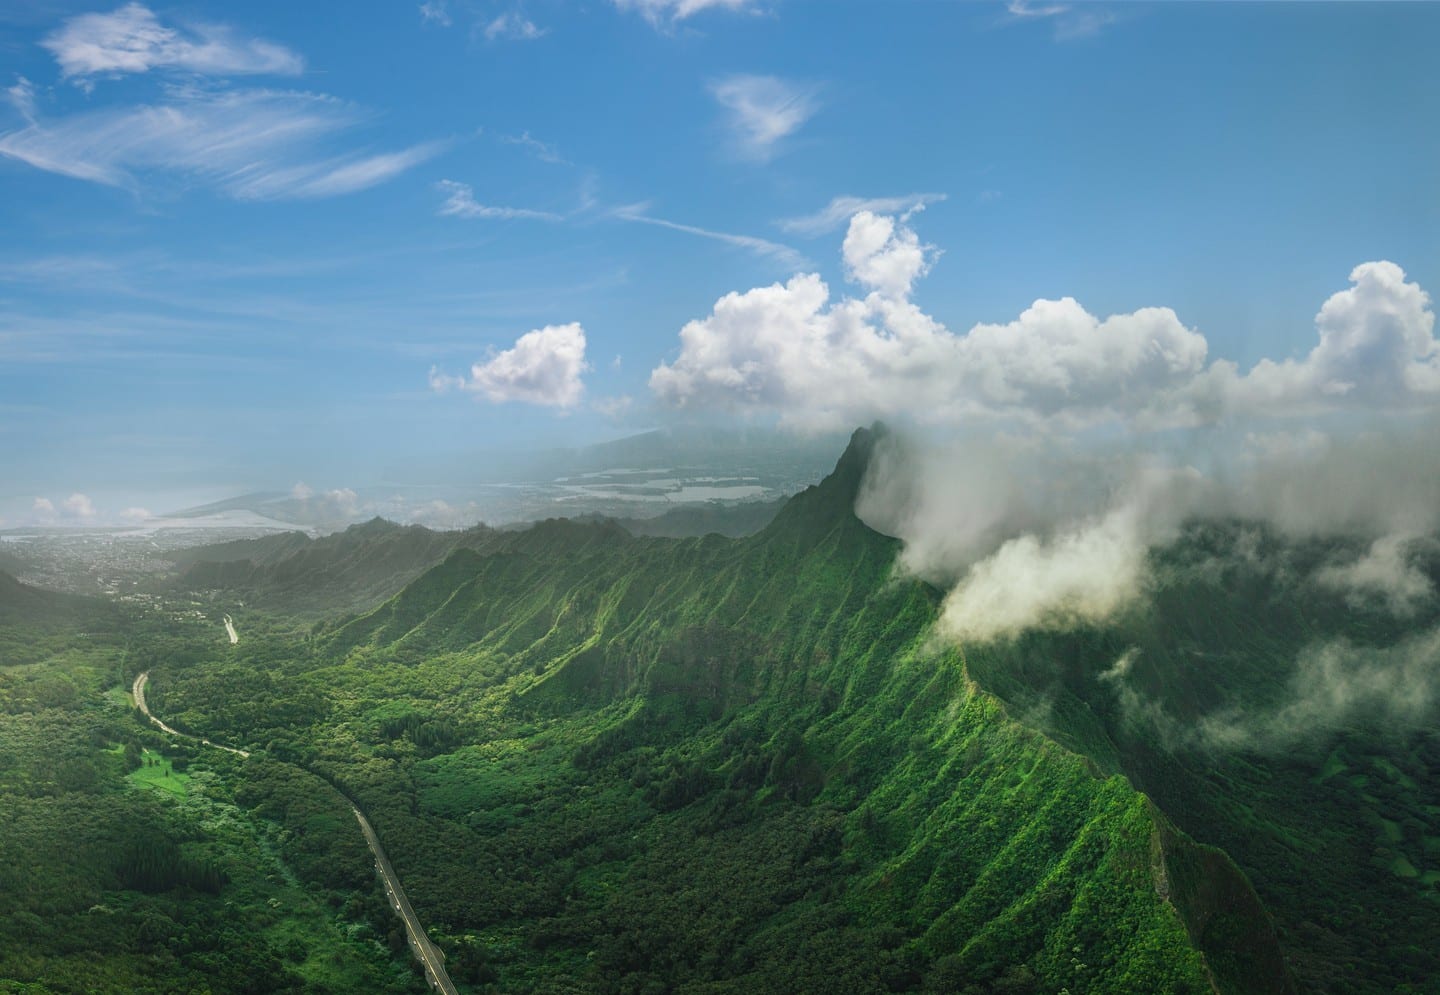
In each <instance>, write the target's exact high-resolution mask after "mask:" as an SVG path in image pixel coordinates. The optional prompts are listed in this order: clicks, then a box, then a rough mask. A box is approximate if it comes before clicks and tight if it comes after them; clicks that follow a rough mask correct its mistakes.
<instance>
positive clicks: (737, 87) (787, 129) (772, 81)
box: [710, 74, 820, 162]
mask: <svg viewBox="0 0 1440 995" xmlns="http://www.w3.org/2000/svg"><path fill="white" fill-rule="evenodd" d="M817 93H818V89H817V88H816V87H814V86H807V85H804V84H799V83H794V82H790V81H788V80H783V79H780V78H779V77H777V76H752V75H748V74H738V75H734V76H727V77H725V78H723V79H719V80H716V81H715V82H713V83H711V84H710V94H711V96H713V97H714V98H715V100H716V102H718V103H719V104H720V106H721V107H723V108H724V109H725V111H726V116H727V118H728V122H729V125H730V129H731V133H732V134H733V136H734V139H735V145H736V150H737V151H738V152H739V154H740V155H741V156H743V157H744V158H747V159H753V160H756V161H759V162H768V161H769V160H770V159H772V158H774V156H775V155H776V153H777V152H779V151H780V143H781V141H782V140H783V139H785V138H787V137H789V136H790V135H792V134H794V133H795V132H796V131H797V130H799V128H800V126H801V125H803V124H804V123H805V122H806V121H808V120H810V118H811V117H813V116H814V115H815V112H816V111H818V110H819V109H820V104H819V101H818V99H817Z"/></svg>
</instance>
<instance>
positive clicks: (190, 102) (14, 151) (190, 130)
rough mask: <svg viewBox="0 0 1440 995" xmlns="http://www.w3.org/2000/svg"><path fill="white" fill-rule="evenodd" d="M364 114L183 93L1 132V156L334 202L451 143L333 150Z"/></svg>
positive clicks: (86, 173)
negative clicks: (375, 150)
mask: <svg viewBox="0 0 1440 995" xmlns="http://www.w3.org/2000/svg"><path fill="white" fill-rule="evenodd" d="M365 117H366V115H365V114H364V113H363V112H361V111H360V110H359V109H358V108H356V107H354V106H353V105H350V104H348V103H345V102H344V101H340V100H337V99H335V98H333V97H328V96H325V95H323V94H316V93H305V92H299V91H277V90H221V91H219V92H210V91H195V90H191V91H179V92H176V93H173V94H171V95H170V96H169V97H168V99H166V100H164V101H163V102H159V103H155V104H142V105H138V106H130V107H116V108H106V109H103V110H96V111H89V112H85V113H80V114H73V115H69V116H67V117H62V118H58V119H55V120H37V121H33V122H32V123H31V124H30V125H29V126H28V127H25V128H22V129H19V130H17V131H11V132H8V133H5V134H0V155H4V156H8V157H10V158H12V159H17V160H19V161H21V162H25V163H27V164H29V165H31V166H34V167H35V168H36V169H43V170H45V171H47V172H51V173H58V174H61V175H64V176H70V177H74V178H75V179H81V180H88V181H90V182H93V183H102V184H105V185H108V186H115V187H124V188H128V189H132V190H138V189H140V188H141V187H142V186H143V183H144V181H145V180H146V179H148V178H151V177H155V176H163V175H167V174H168V175H170V176H178V177H182V178H184V179H188V180H200V181H204V182H208V183H209V184H211V185H213V186H215V187H216V188H217V189H219V190H220V191H221V192H222V193H224V194H226V195H228V196H231V197H235V198H237V199H240V200H283V199H297V198H315V197H330V196H336V195H339V194H345V193H353V192H355V191H357V190H363V189H366V188H367V187H371V186H374V185H376V184H378V183H382V182H384V181H386V180H388V179H391V178H392V177H394V176H397V175H399V174H400V173H402V172H404V171H405V170H407V169H409V168H411V167H412V166H414V165H416V164H418V163H420V162H423V161H425V160H426V159H429V158H431V157H432V156H434V155H436V154H437V153H439V152H440V151H441V149H443V148H444V143H438V142H427V143H422V144H419V145H414V146H411V147H410V148H408V149H403V150H400V151H398V152H387V153H381V154H364V153H360V152H338V153H337V152H334V151H332V150H331V148H330V147H328V144H327V143H328V141H329V140H331V139H333V138H334V137H335V136H336V135H338V134H340V133H342V132H344V131H346V130H349V129H351V128H353V127H355V126H356V125H358V124H360V123H361V122H362V121H363V120H364V118H365Z"/></svg>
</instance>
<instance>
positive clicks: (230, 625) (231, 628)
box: [225, 615, 240, 646]
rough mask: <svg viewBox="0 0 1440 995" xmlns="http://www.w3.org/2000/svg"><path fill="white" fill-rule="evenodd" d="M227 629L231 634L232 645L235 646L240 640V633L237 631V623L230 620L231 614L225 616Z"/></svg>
mask: <svg viewBox="0 0 1440 995" xmlns="http://www.w3.org/2000/svg"><path fill="white" fill-rule="evenodd" d="M225 631H226V632H228V633H229V634H230V645H231V646H234V645H235V644H236V643H238V642H239V641H240V636H239V634H238V633H237V632H236V631H235V623H234V622H232V621H230V616H229V615H226V616H225Z"/></svg>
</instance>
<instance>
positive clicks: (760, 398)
mask: <svg viewBox="0 0 1440 995" xmlns="http://www.w3.org/2000/svg"><path fill="white" fill-rule="evenodd" d="M1436 27H1440V8H1436V7H1433V6H1429V5H1393V6H1391V5H1386V6H1381V7H1377V6H1375V5H1330V4H1325V5H1310V4H1292V5H1281V6H1270V5H1250V4H1236V5H1172V4H1152V5H1128V4H1100V3H1093V4H1081V5H1066V4H1051V5H1038V4H1029V3H1022V2H1019V0H1016V2H1011V3H1008V4H999V3H996V4H983V3H974V4H952V5H934V4H907V5H885V6H884V7H878V6H876V7H867V6H865V5H843V6H831V5H820V4H805V3H798V2H785V0H773V2H759V0H723V2H718V0H717V2H698V3H688V2H687V3H683V4H681V3H674V2H668V0H647V2H643V3H641V2H632V0H625V2H615V3H609V4H597V5H594V6H593V7H591V8H589V9H585V10H574V9H571V8H570V7H568V6H563V5H559V4H554V3H542V2H538V0H537V2H533V3H528V4H521V5H513V4H510V5H507V4H499V3H489V2H479V0H476V2H444V0H433V2H430V3H426V4H424V5H401V6H400V7H388V6H387V7H380V6H374V7H369V8H364V9H357V10H356V11H355V12H354V13H353V15H352V16H351V17H350V18H349V19H348V21H347V30H346V31H345V32H341V33H336V32H334V31H332V30H331V28H330V26H329V25H328V24H327V23H325V21H324V19H320V18H316V17H315V16H314V15H313V12H307V11H303V10H298V9H294V8H292V7H289V6H285V5H279V4H255V5H249V6H247V7H246V8H245V9H244V10H243V11H239V10H226V11H221V10H219V9H209V8H205V7H193V8H164V9H159V8H151V7H149V6H146V5H144V4H141V3H128V4H124V5H118V6H117V5H113V4H100V5H96V4H88V3H59V4H52V5H46V6H44V7H43V8H36V9H33V10H29V11H17V12H11V13H8V14H4V15H0V37H3V39H4V44H5V46H6V49H5V50H6V51H7V52H8V53H9V55H10V60H9V63H10V64H9V66H8V68H9V69H10V76H9V78H8V79H6V80H0V82H3V83H4V88H5V100H4V103H3V106H0V183H3V184H4V188H5V189H6V192H7V196H6V197H5V198H4V199H3V203H0V219H3V223H4V225H5V227H6V230H7V233H8V234H9V235H10V238H9V239H8V240H7V245H6V247H5V249H4V250H3V251H0V293H3V305H0V358H3V363H0V385H3V386H0V391H3V396H0V412H3V415H0V418H3V423H0V459H3V460H4V462H5V465H6V468H7V470H6V474H5V479H4V487H3V488H0V528H12V527H15V526H17V525H30V524H36V523H42V524H73V525H91V524H101V523H124V522H127V521H135V520H141V519H143V518H145V517H146V516H149V515H154V514H161V513H165V512H168V511H173V510H176V509H177V508H180V507H185V506H189V505H194V504H201V503H205V502H206V501H213V500H219V499H224V498H228V497H232V496H235V495H237V494H242V493H247V492H251V491H257V490H277V491H281V492H293V493H294V494H297V495H300V494H309V495H315V496H316V499H317V500H319V499H323V498H324V497H325V496H327V495H330V496H333V498H334V500H336V501H338V502H340V503H342V504H344V503H346V502H347V501H348V500H349V498H348V497H347V496H350V495H355V494H357V493H363V492H366V491H373V490H376V489H381V490H383V489H385V488H390V489H392V490H393V489H394V488H397V487H398V488H403V487H438V488H449V489H452V490H454V491H455V492H456V493H457V494H459V493H460V492H463V490H464V488H465V487H467V486H470V485H472V484H473V483H474V482H475V474H474V473H473V469H474V466H475V465H477V464H485V463H487V462H489V461H491V460H492V456H491V455H487V454H495V453H507V452H508V453H511V454H513V455H514V456H515V457H516V458H517V460H519V459H521V458H524V457H530V456H533V455H534V454H536V453H539V452H544V451H548V450H555V449H574V448H581V447H584V446H587V445H591V444H594V443H598V442H602V441H606V440H614V439H622V438H625V437H628V436H630V435H633V434H635V433H636V432H639V431H642V430H644V429H647V428H656V427H665V426H669V425H711V426H728V427H730V428H735V429H740V428H744V427H746V426H750V427H759V428H763V429H767V430H768V429H769V428H778V429H779V430H780V431H782V432H786V433H791V434H792V436H793V438H794V439H795V440H796V441H795V443H794V444H795V445H796V446H797V447H798V448H801V449H803V448H805V447H807V446H813V445H814V443H815V440H816V438H817V436H816V433H843V432H846V431H848V430H850V429H851V428H854V427H855V426H857V425H863V424H868V423H870V422H871V421H873V420H874V419H877V418H880V419H885V420H887V421H890V422H893V423H895V424H897V425H898V426H899V427H901V428H902V429H905V430H907V431H914V432H916V433H918V434H919V435H920V436H921V437H923V438H925V439H927V440H929V441H928V442H927V445H928V446H929V447H930V448H931V450H932V451H934V452H949V453H951V454H954V453H957V452H964V453H971V452H973V450H974V445H975V443H976V442H977V440H982V441H983V440H993V444H994V445H998V446H999V447H1001V448H1002V449H1005V450H1006V451H1007V452H1008V453H1009V454H1011V455H1009V456H1007V457H1006V461H1007V463H1008V464H1013V465H1012V467H1011V468H1012V469H1013V468H1014V467H1015V466H1019V465H1020V464H1025V465H1026V466H1028V467H1029V469H1025V470H1023V471H1021V472H1023V473H1025V474H1030V475H1031V476H1032V477H1033V475H1034V473H1035V472H1036V471H1035V469H1034V468H1035V466H1036V464H1035V463H1034V462H1033V460H1032V458H1031V456H1030V455H1027V454H1033V453H1046V452H1048V453H1052V454H1053V453H1065V454H1067V455H1066V459H1064V460H1051V465H1052V469H1050V470H1047V471H1046V472H1045V474H1044V476H1046V477H1047V482H1045V483H1042V484H1041V485H1040V488H1039V490H1040V491H1041V492H1043V491H1044V489H1045V487H1047V486H1049V484H1050V483H1053V482H1055V481H1054V480H1053V479H1051V478H1054V477H1055V475H1056V474H1057V473H1059V472H1060V471H1059V470H1056V469H1054V467H1060V466H1062V465H1065V464H1066V460H1069V459H1078V464H1076V465H1079V464H1085V465H1086V466H1087V468H1086V469H1084V470H1083V471H1077V472H1081V474H1082V476H1088V477H1093V478H1097V479H1098V478H1102V477H1103V478H1106V479H1111V480H1112V483H1113V482H1114V481H1119V480H1121V479H1122V478H1124V477H1125V476H1126V474H1127V473H1129V472H1130V471H1126V472H1125V473H1120V474H1118V475H1116V474H1115V473H1113V472H1112V470H1113V463H1114V460H1115V458H1116V454H1117V453H1127V454H1129V455H1128V456H1126V461H1127V462H1128V463H1130V464H1138V463H1140V462H1145V463H1153V464H1155V465H1156V466H1159V467H1161V468H1163V469H1164V470H1165V471H1166V472H1179V471H1184V472H1187V473H1188V472H1192V471H1193V472H1195V473H1198V474H1200V475H1201V476H1202V477H1204V478H1205V479H1206V480H1207V481H1208V482H1209V483H1210V484H1212V485H1215V486H1218V487H1220V488H1222V489H1226V488H1228V489H1235V488H1236V487H1238V486H1239V485H1238V484H1237V483H1236V482H1237V481H1240V480H1241V479H1242V478H1244V479H1248V478H1246V475H1247V474H1248V473H1249V470H1248V469H1246V468H1247V467H1249V466H1251V465H1252V464H1255V463H1256V461H1260V462H1262V463H1265V462H1277V461H1278V462H1277V465H1280V464H1284V465H1288V464H1287V463H1286V461H1293V460H1296V459H1299V460H1301V461H1303V460H1305V459H1312V460H1313V459H1322V461H1323V459H1324V458H1325V455H1324V454H1327V453H1330V452H1332V451H1334V452H1339V451H1346V452H1353V451H1362V450H1364V449H1366V448H1367V444H1366V443H1365V442H1364V440H1365V439H1379V440H1384V444H1385V445H1387V446H1389V445H1391V444H1392V443H1393V442H1394V440H1403V439H1410V440H1416V439H1418V440H1421V441H1420V442H1419V443H1418V446H1419V448H1418V449H1417V451H1416V456H1417V457H1418V458H1420V459H1421V460H1422V463H1423V465H1426V466H1429V465H1430V464H1429V463H1428V462H1424V460H1425V459H1427V458H1428V456H1429V452H1428V448H1427V447H1426V446H1425V444H1424V441H1423V440H1424V439H1425V437H1426V431H1427V429H1428V426H1430V425H1433V424H1434V423H1435V419H1436V418H1437V413H1440V342H1437V340H1436V338H1435V334H1434V331H1435V330H1434V313H1433V308H1432V305H1431V299H1430V292H1432V291H1433V290H1434V288H1435V287H1437V286H1440V243H1437V240H1436V239H1434V237H1433V232H1434V231H1435V230H1436V228H1437V224H1436V222H1437V221H1440V198H1437V196H1436V193H1435V190H1434V185H1433V178H1434V176H1435V175H1436V167H1437V166H1440V136H1436V135H1435V134H1434V133H1433V130H1426V129H1424V128H1423V127H1420V122H1423V121H1425V120H1429V119H1431V118H1433V117H1434V114H1433V113H1430V112H1431V111H1432V110H1435V109H1436V108H1435V107H1434V106H1433V105H1434V103H1435V101H1436V99H1437V97H1436V94H1440V86H1436V85H1435V84H1436V83H1437V82H1440V80H1437V76H1440V70H1437V69H1436V68H1435V67H1434V64H1433V60H1431V59H1428V58H1426V57H1425V55H1424V54H1423V43H1422V39H1423V38H1425V37H1427V36H1430V35H1433V29H1434V28H1436ZM376 65H384V66H386V68H387V71H386V72H385V73H383V74H376V73H374V72H373V71H372V70H373V67H374V66H376ZM582 81H585V82H582ZM1142 81H1143V85H1141V83H1142ZM1381 153H1383V154H1381ZM823 437H824V438H830V436H829V435H828V434H825V435H823ZM984 445H985V446H990V445H992V442H988V441H987V442H984ZM1405 445H1408V446H1411V447H1412V448H1413V447H1415V445H1416V443H1415V442H1413V441H1412V442H1409V443H1405ZM950 458H952V459H953V458H958V457H955V456H953V455H952V457H950ZM1047 458H1048V457H1047ZM494 462H497V463H499V462H503V461H501V460H498V459H495V460H494ZM1402 462H1403V459H1402ZM1107 467H1111V469H1107ZM1132 469H1134V467H1133V466H1132ZM1005 472H1010V471H1009V470H1007V471H1005ZM1067 472H1068V471H1067ZM492 476H493V475H492ZM501 476H502V477H503V475H501ZM509 479H517V478H515V475H514V474H512V475H511V478H509ZM491 482H494V481H493V480H492V481H491ZM1422 484H1423V481H1422ZM1114 486H1120V484H1118V483H1116V484H1114ZM737 493H738V492H737ZM458 499H459V498H457V500H458ZM962 503H963V502H962ZM1041 503H1042V504H1044V503H1045V501H1043V500H1042V501H1041ZM1222 503H1223V502H1222ZM1232 503H1233V502H1232ZM1241 503H1242V504H1243V502H1241ZM1101 504H1102V505H1103V502H1102V503H1101ZM1103 510H1104V509H1103V507H1098V506H1097V507H1088V506H1087V508H1086V509H1085V512H1084V513H1085V514H1087V515H1094V514H1101V513H1102V512H1103ZM1042 517H1044V516H1042ZM979 552H980V551H979V550H977V551H976V555H979Z"/></svg>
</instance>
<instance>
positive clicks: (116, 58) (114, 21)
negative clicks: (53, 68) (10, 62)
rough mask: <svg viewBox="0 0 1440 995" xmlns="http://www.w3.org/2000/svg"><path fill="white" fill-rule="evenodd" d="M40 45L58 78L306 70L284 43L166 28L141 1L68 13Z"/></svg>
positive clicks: (223, 30) (208, 27)
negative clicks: (50, 57)
mask: <svg viewBox="0 0 1440 995" xmlns="http://www.w3.org/2000/svg"><path fill="white" fill-rule="evenodd" d="M40 44H41V45H42V46H43V47H44V48H46V49H47V50H48V51H49V52H50V53H51V54H52V55H53V56H55V61H56V62H58V63H59V64H60V74H61V76H62V77H64V78H66V79H74V80H77V81H81V82H82V83H83V82H86V81H88V80H90V79H91V78H93V77H96V76H121V75H126V74H132V73H144V72H149V71H150V70H152V69H172V70H180V71H184V72H194V73H202V74H205V75H235V74H241V73H246V74H248V73H262V74H270V75H288V76H293V75H296V74H298V73H300V72H302V71H304V69H305V60H304V59H302V58H301V57H300V56H299V55H298V54H296V53H295V52H292V51H291V50H290V49H288V48H286V47H285V46H283V45H278V44H276V43H274V42H269V41H266V40H264V39H262V38H247V37H243V36H241V35H240V34H238V33H237V32H235V31H234V30H232V29H231V28H228V27H225V26H223V25H213V24H197V25H194V26H192V27H190V28H189V29H188V30H182V29H180V28H174V27H169V26H167V25H165V24H162V23H161V21H160V19H159V18H157V17H156V16H155V14H154V12H153V11H151V10H150V9H149V8H148V7H146V6H145V5H143V4H140V3H130V4H126V5H125V6H123V7H120V8H118V9H116V10H114V11H111V12H110V13H108V14H99V13H92V14H81V15H79V16H77V17H72V18H70V19H69V20H67V21H66V22H65V23H64V24H63V25H62V26H61V27H60V28H58V29H57V30H55V31H53V32H51V33H50V34H49V35H47V36H46V37H45V39H44V40H43V41H41V43H40Z"/></svg>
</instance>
